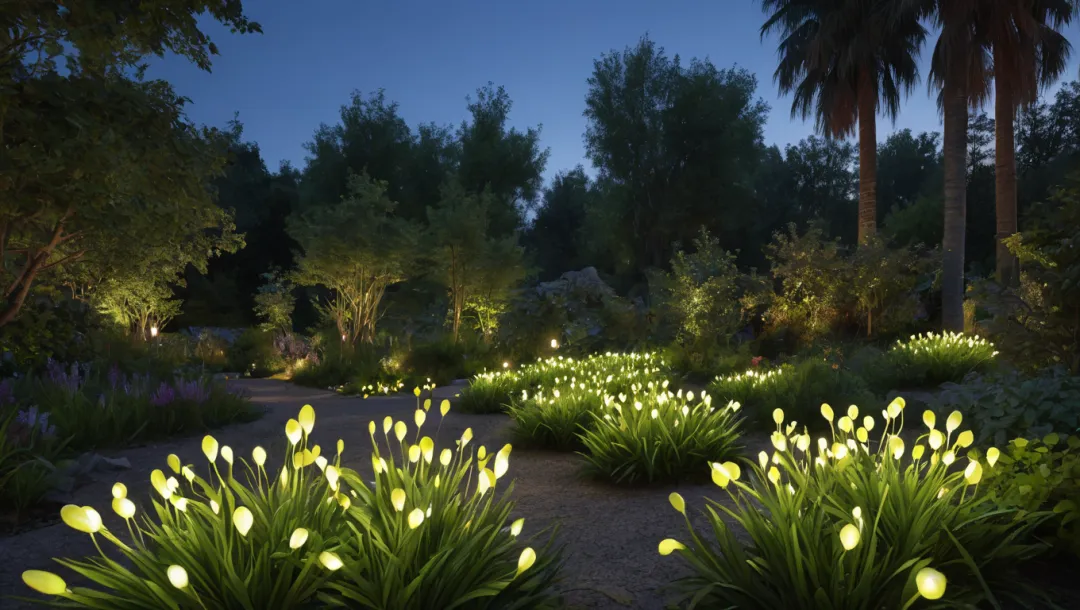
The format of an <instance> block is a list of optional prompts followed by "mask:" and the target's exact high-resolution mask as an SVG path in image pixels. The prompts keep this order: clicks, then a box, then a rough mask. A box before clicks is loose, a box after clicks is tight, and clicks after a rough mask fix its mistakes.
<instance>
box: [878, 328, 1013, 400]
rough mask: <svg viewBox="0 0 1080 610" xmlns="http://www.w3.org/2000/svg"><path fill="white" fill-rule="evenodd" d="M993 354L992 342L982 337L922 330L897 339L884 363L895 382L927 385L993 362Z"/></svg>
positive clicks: (956, 377)
mask: <svg viewBox="0 0 1080 610" xmlns="http://www.w3.org/2000/svg"><path fill="white" fill-rule="evenodd" d="M994 356H997V351H996V350H995V349H994V344H993V343H990V342H989V341H987V340H986V339H983V338H982V337H976V336H972V335H965V334H963V333H951V332H949V333H942V334H939V333H925V334H918V335H912V336H911V338H910V339H909V340H907V341H897V342H896V344H895V345H894V346H893V347H892V348H891V349H889V351H888V352H886V353H885V365H886V366H887V367H889V369H891V371H892V372H893V376H894V382H895V383H897V384H899V385H902V386H906V387H927V386H936V385H939V384H942V383H945V382H946V381H962V380H963V379H964V376H965V375H967V374H968V373H971V372H975V371H985V370H986V369H988V368H989V367H990V366H991V365H992V364H993V362H994Z"/></svg>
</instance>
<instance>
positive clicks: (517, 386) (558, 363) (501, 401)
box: [461, 352, 664, 413]
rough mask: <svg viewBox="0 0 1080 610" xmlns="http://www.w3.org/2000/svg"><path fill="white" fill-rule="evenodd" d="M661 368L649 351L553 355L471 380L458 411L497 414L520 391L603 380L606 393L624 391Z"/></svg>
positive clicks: (654, 375)
mask: <svg viewBox="0 0 1080 610" xmlns="http://www.w3.org/2000/svg"><path fill="white" fill-rule="evenodd" d="M505 364H507V365H508V364H509V363H505ZM663 366H664V362H663V360H662V359H661V358H660V357H659V356H658V355H656V354H654V353H651V352H643V353H634V352H631V353H625V354H624V353H614V352H606V353H604V354H595V355H593V356H589V357H588V358H584V359H576V358H572V357H566V356H556V357H552V358H546V359H543V360H540V361H538V362H536V363H534V364H529V365H525V366H522V367H519V368H516V369H514V368H510V367H509V366H507V368H506V369H504V370H502V371H493V372H487V373H482V374H480V375H477V376H476V377H474V378H473V379H472V382H471V383H470V384H469V387H468V388H466V389H465V391H463V392H462V393H461V409H462V410H463V411H466V412H469V413H498V412H501V411H504V410H507V408H508V407H509V405H510V402H511V400H512V399H514V398H515V397H517V396H518V395H520V394H521V393H522V392H526V393H532V392H535V391H537V390H539V389H541V388H543V389H546V390H554V389H556V388H558V387H559V386H560V385H564V384H568V383H572V382H577V383H582V384H585V383H590V382H591V384H592V385H593V386H597V387H599V386H600V383H601V380H603V387H604V388H606V389H607V390H608V391H620V388H621V391H626V389H628V388H629V386H630V384H631V383H633V382H635V381H637V382H642V381H644V379H647V378H658V377H659V376H660V374H661V371H662V369H663Z"/></svg>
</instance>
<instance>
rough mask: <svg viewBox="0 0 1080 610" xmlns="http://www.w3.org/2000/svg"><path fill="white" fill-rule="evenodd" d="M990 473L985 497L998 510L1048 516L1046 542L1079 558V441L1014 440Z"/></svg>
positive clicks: (1052, 436)
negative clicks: (990, 500) (1006, 509)
mask: <svg viewBox="0 0 1080 610" xmlns="http://www.w3.org/2000/svg"><path fill="white" fill-rule="evenodd" d="M991 472H992V476H991V477H989V481H988V482H987V486H986V494H987V495H988V496H989V497H990V498H991V499H992V500H993V501H994V502H995V503H997V504H998V506H1002V507H1007V508H1017V509H1020V510H1022V511H1027V512H1031V511H1040V510H1043V511H1046V510H1049V511H1053V513H1054V514H1055V515H1056V517H1055V518H1054V519H1052V520H1051V521H1050V522H1048V525H1050V526H1051V527H1050V528H1048V529H1049V531H1048V532H1046V533H1047V534H1048V535H1047V536H1046V538H1049V539H1051V540H1053V541H1054V542H1055V544H1056V546H1058V547H1059V548H1060V549H1062V550H1066V551H1068V552H1071V553H1072V554H1073V555H1076V556H1077V557H1080V436H1070V437H1068V438H1062V437H1061V435H1059V434H1054V433H1051V434H1048V435H1046V436H1045V437H1044V438H1042V439H1040V440H1034V441H1028V440H1027V439H1023V438H1018V439H1014V440H1013V441H1011V442H1010V443H1009V444H1008V446H1007V447H1006V449H1005V451H1004V452H1003V453H1002V454H1001V458H1000V460H999V461H998V464H997V466H995V467H994V468H993V470H992V471H991Z"/></svg>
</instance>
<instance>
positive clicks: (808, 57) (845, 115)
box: [761, 0, 926, 243]
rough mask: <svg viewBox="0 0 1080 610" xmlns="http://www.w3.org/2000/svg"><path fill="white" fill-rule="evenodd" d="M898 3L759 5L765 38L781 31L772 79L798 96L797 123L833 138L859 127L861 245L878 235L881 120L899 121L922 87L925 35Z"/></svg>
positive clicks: (797, 0) (793, 0)
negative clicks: (903, 105) (906, 97)
mask: <svg viewBox="0 0 1080 610" xmlns="http://www.w3.org/2000/svg"><path fill="white" fill-rule="evenodd" d="M903 4H905V3H903V2H896V1H895V0H762V10H764V11H765V13H766V14H768V15H769V16H768V19H767V20H766V21H765V24H764V25H763V26H761V35H762V37H763V38H764V37H765V36H766V35H768V34H770V33H772V32H779V34H780V36H781V40H780V44H779V45H778V47H777V54H778V55H779V56H780V63H779V66H778V67H777V68H776V72H775V73H774V75H773V76H774V78H775V79H776V82H777V83H778V84H779V86H780V90H781V91H782V92H784V93H789V92H794V94H795V99H794V101H793V102H792V105H791V114H792V116H793V117H794V116H800V117H801V118H803V119H807V118H809V117H810V116H813V117H814V119H815V122H816V124H817V128H818V129H819V130H820V131H821V132H823V133H824V134H826V135H828V136H831V137H845V136H848V135H851V133H853V132H854V130H855V125H856V124H858V126H859V233H858V239H859V243H863V242H865V241H866V240H867V239H869V238H871V237H873V236H874V234H875V233H876V232H877V114H878V112H879V111H881V110H883V111H884V113H885V114H886V115H887V116H889V117H890V118H892V119H895V118H896V115H897V112H898V111H899V107H900V98H901V95H902V93H907V92H909V91H910V90H911V88H912V87H914V85H915V83H916V82H917V80H918V75H919V70H918V65H917V63H916V60H917V57H918V54H919V49H920V47H921V46H922V42H923V40H924V39H925V37H926V30H925V29H924V28H923V26H922V25H921V24H920V22H919V18H918V14H917V12H915V11H910V10H907V11H902V12H898V11H897V10H896V9H897V7H898V6H900V5H903Z"/></svg>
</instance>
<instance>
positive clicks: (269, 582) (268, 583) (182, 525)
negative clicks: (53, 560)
mask: <svg viewBox="0 0 1080 610" xmlns="http://www.w3.org/2000/svg"><path fill="white" fill-rule="evenodd" d="M314 419H315V414H314V410H313V409H312V408H311V407H310V406H308V407H304V409H302V410H301V411H300V416H299V420H290V421H289V423H288V425H287V426H286V428H285V430H286V435H287V436H288V441H289V454H290V455H295V456H297V457H294V458H293V459H290V460H287V462H289V463H287V464H286V465H285V466H284V467H283V468H282V469H281V471H280V473H279V474H278V475H276V476H271V475H270V474H269V473H268V472H267V471H266V469H265V461H266V451H265V450H263V449H262V448H261V447H256V448H255V449H254V450H253V451H252V460H251V461H250V462H249V461H248V460H247V459H243V458H239V457H238V456H236V455H234V453H233V450H232V449H231V448H230V447H228V446H220V447H219V446H218V443H217V441H216V440H214V438H213V437H210V436H207V437H206V438H204V439H203V443H202V448H203V453H204V454H205V456H206V458H207V460H208V461H209V468H208V469H207V475H206V477H205V478H204V477H203V476H200V475H199V474H198V473H197V472H196V469H198V470H200V471H202V470H203V468H198V467H195V466H192V465H185V464H183V463H182V462H181V460H180V458H179V457H178V456H176V455H170V456H169V458H168V460H167V462H168V469H169V471H170V472H169V474H166V473H165V472H164V471H162V470H155V471H153V472H152V473H151V475H150V481H151V483H152V485H153V488H154V492H155V494H156V495H155V496H154V500H153V514H152V516H144V517H143V518H137V517H136V505H135V503H134V502H132V501H131V500H130V499H128V498H127V489H126V487H124V485H122V484H119V483H118V484H116V485H115V486H114V487H113V500H112V509H113V510H114V511H115V512H116V513H117V514H118V515H119V516H121V517H123V518H124V519H125V521H126V523H127V529H128V532H129V534H130V539H129V540H128V541H123V540H121V539H120V538H118V537H117V536H116V535H115V534H114V533H113V532H110V531H109V530H108V528H106V527H105V526H103V525H102V523H101V517H100V515H99V514H98V513H97V512H96V511H95V510H94V509H93V508H91V507H89V506H85V507H80V506H75V505H69V506H65V507H64V509H63V510H62V511H61V517H62V518H63V520H64V522H65V523H66V524H67V525H69V526H70V527H72V528H74V529H75V530H78V531H81V532H85V533H89V534H91V535H93V536H94V541H95V543H97V542H98V537H99V536H100V538H102V539H104V540H106V541H108V542H110V543H111V544H112V545H113V546H115V547H116V549H115V550H116V552H118V553H119V554H120V555H121V556H123V558H124V559H125V560H126V562H127V563H128V564H130V568H129V567H125V566H124V565H121V564H119V563H116V562H115V561H113V560H112V559H110V558H108V557H107V556H106V555H105V553H103V552H102V553H101V557H99V558H92V559H87V560H72V559H60V560H58V561H59V563H60V564H61V565H63V566H65V567H67V568H69V569H71V570H72V571H74V572H76V573H78V574H80V575H82V576H83V577H84V578H86V579H88V580H89V581H91V582H92V583H94V584H95V585H96V586H97V588H96V589H94V590H90V589H83V588H74V589H70V590H68V589H66V588H64V589H61V590H59V591H56V592H55V593H56V594H59V595H60V596H61V597H63V598H64V603H65V604H66V605H70V606H74V607H85V608H101V607H110V608H131V607H144V608H157V607H173V608H177V607H205V608H244V607H253V608H294V607H298V606H303V605H304V604H309V603H311V602H312V601H313V600H314V599H315V596H316V594H317V593H318V591H319V590H320V589H321V588H322V587H323V586H324V585H325V583H326V581H327V580H328V579H329V578H330V576H331V572H329V571H328V570H326V569H324V568H323V567H321V566H320V565H319V561H320V559H319V558H320V556H321V555H324V554H325V553H337V552H339V546H340V544H341V540H340V537H341V536H343V535H347V534H348V529H347V528H346V527H345V520H344V518H343V516H342V513H343V509H342V508H341V506H339V504H338V502H334V501H332V500H331V499H332V498H334V497H337V498H338V500H339V501H347V500H345V499H346V498H347V497H346V496H343V495H341V494H335V493H334V492H333V491H332V489H331V487H332V486H331V485H329V483H328V481H329V480H330V478H331V477H332V474H330V473H331V472H332V471H336V470H338V469H339V467H340V458H341V455H340V449H341V448H342V445H341V443H340V442H339V443H338V449H339V452H338V455H337V456H336V457H335V459H334V462H333V463H332V464H331V463H328V462H327V461H326V458H324V457H321V456H320V455H319V454H320V453H321V450H320V448H319V446H318V445H315V446H311V447H309V446H308V441H307V439H308V434H309V433H310V432H311V429H312V426H313V425H314ZM294 452H295V453H294ZM316 464H317V465H318V466H319V467H321V468H322V469H323V470H324V471H325V473H322V472H319V471H318V470H316V468H315V465H316ZM236 471H243V473H244V474H245V475H246V476H245V477H244V478H245V481H243V482H241V481H240V480H239V479H237V478H236V477H235V476H234V474H239V472H236ZM99 549H100V547H99ZM23 578H24V580H26V582H27V584H28V585H30V586H31V587H34V588H36V589H38V590H39V591H42V592H45V593H49V592H50V591H44V590H42V589H41V588H40V587H36V586H35V585H34V583H33V582H32V581H33V578H34V577H33V576H31V577H28V576H27V574H24V576H23Z"/></svg>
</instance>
